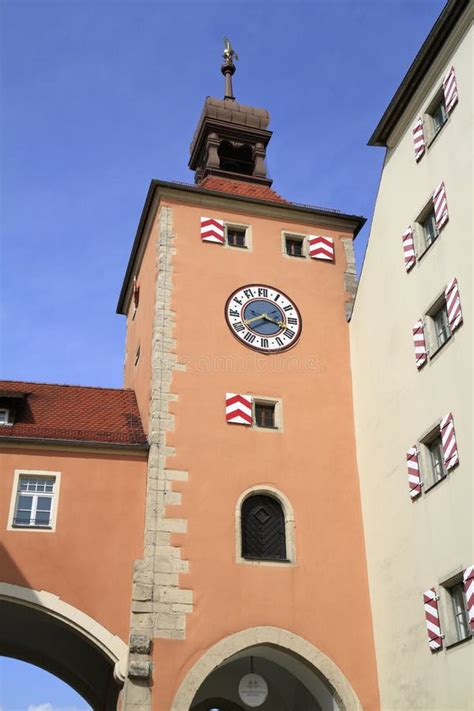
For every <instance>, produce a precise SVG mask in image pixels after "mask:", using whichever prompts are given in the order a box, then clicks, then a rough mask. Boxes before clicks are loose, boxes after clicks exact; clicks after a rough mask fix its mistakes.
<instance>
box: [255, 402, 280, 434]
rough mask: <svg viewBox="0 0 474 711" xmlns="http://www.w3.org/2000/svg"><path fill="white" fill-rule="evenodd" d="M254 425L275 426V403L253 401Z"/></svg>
mask: <svg viewBox="0 0 474 711" xmlns="http://www.w3.org/2000/svg"><path fill="white" fill-rule="evenodd" d="M255 425H256V426H257V427H269V428H275V427H276V424H275V403H274V402H272V403H269V402H266V403H262V402H260V403H259V402H256V403H255Z"/></svg>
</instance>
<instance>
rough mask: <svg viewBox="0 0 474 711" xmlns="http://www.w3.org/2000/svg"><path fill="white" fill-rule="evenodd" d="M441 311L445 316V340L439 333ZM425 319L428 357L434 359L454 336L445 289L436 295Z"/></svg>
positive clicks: (426, 312)
mask: <svg viewBox="0 0 474 711" xmlns="http://www.w3.org/2000/svg"><path fill="white" fill-rule="evenodd" d="M440 313H443V314H444V316H445V324H444V325H445V329H446V333H445V336H446V337H445V338H444V340H441V339H440V337H439V334H438V320H437V317H438V316H439V315H440ZM423 321H424V325H425V338H426V339H427V348H428V359H429V360H432V359H433V358H434V356H435V355H436V354H437V353H439V351H440V350H442V349H443V348H445V347H446V345H447V344H448V343H449V342H450V341H451V339H452V336H453V332H452V331H451V327H450V325H449V317H448V306H447V303H446V295H445V292H444V290H443V292H442V293H441V294H439V295H438V296H437V297H436V299H435V300H434V301H433V303H432V304H431V306H430V307H429V308H428V309H427V310H426V311H425V315H424V317H423Z"/></svg>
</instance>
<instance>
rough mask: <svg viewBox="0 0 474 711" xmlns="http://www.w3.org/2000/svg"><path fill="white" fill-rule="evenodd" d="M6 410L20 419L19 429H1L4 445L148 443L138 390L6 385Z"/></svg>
mask: <svg viewBox="0 0 474 711" xmlns="http://www.w3.org/2000/svg"><path fill="white" fill-rule="evenodd" d="M15 393H25V394H26V397H24V398H23V399H21V398H18V397H15ZM0 406H1V407H6V408H8V407H9V406H10V408H11V410H12V412H13V414H14V418H13V420H14V423H13V425H4V426H0V441H1V440H4V439H10V438H24V439H25V440H27V439H52V440H68V441H79V442H82V443H85V442H91V443H98V442H101V443H108V444H119V445H125V446H142V447H143V446H146V443H147V441H146V437H145V433H144V431H143V427H142V423H141V420H140V413H139V411H138V406H137V401H136V397H135V393H134V392H133V390H119V389H112V388H93V387H84V386H80V385H50V384H46V383H27V382H17V381H12V380H0Z"/></svg>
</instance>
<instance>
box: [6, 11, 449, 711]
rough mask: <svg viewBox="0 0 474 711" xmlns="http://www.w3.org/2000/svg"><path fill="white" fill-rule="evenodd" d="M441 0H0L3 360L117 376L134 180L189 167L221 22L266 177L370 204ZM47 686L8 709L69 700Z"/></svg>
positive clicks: (85, 378)
mask: <svg viewBox="0 0 474 711" xmlns="http://www.w3.org/2000/svg"><path fill="white" fill-rule="evenodd" d="M443 5H444V2H443V0H373V1H369V0H357V1H356V0H325V1H323V0H312V1H309V0H307V1H306V2H300V1H299V0H233V2H232V3H230V2H219V1H218V0H214V1H202V0H193V1H192V2H187V1H184V0H175V1H174V2H169V1H163V2H162V1H161V0H93V1H88V0H54V1H48V2H45V1H43V0H34V1H29V0H2V2H1V3H0V13H1V63H2V66H3V74H2V77H1V83H0V89H1V97H0V99H1V103H2V113H1V158H0V160H1V162H0V169H1V170H0V176H1V196H2V207H1V215H0V225H1V284H2V286H1V290H2V293H1V296H2V312H1V322H0V377H2V378H11V379H17V380H35V381H46V382H60V383H64V382H67V383H75V384H90V385H102V386H113V387H120V386H121V384H122V364H123V342H124V319H123V317H120V316H117V315H115V307H116V302H117V297H118V293H119V290H120V286H121V282H122V277H123V274H124V271H125V267H126V263H127V260H128V255H129V251H130V247H131V244H132V240H133V237H134V234H135V230H136V226H137V223H138V219H139V216H140V212H141V208H142V205H143V201H144V198H145V194H146V191H147V188H148V185H149V182H150V180H151V179H152V178H160V179H163V180H180V181H185V182H192V180H193V175H192V173H191V172H190V171H189V170H188V168H187V161H188V156H189V152H188V151H189V144H190V141H191V138H192V135H193V131H194V128H195V125H196V122H197V120H198V117H199V114H200V111H201V107H202V103H203V100H204V98H205V96H206V95H211V96H217V97H221V96H222V94H223V79H222V76H221V74H220V72H219V66H220V61H221V52H222V36H223V35H224V34H227V35H228V36H229V37H230V38H231V39H232V41H233V44H234V46H235V47H236V49H237V52H238V53H239V56H240V61H239V62H238V69H237V73H236V75H235V78H234V90H235V94H236V97H237V99H238V100H240V101H241V102H242V103H246V104H253V105H256V106H263V107H265V108H267V109H268V110H269V111H270V114H271V117H272V120H271V128H272V130H273V131H274V136H273V138H272V141H271V143H270V146H269V151H268V166H269V171H270V173H271V175H272V177H273V179H274V188H275V189H276V190H278V191H279V192H280V193H281V194H283V195H284V196H285V197H287V198H289V199H292V200H295V201H297V202H303V203H309V204H313V205H320V206H323V207H333V208H337V209H340V210H343V211H346V212H350V213H357V214H362V215H365V216H366V217H368V218H369V221H370V217H371V215H372V210H373V205H374V200H375V195H376V190H377V186H378V180H379V175H380V170H381V165H382V161H383V150H382V149H377V148H368V147H367V145H366V143H367V140H368V138H369V136H370V135H371V133H372V131H373V129H374V128H375V125H376V124H377V122H378V120H379V118H380V116H381V115H382V113H383V111H384V109H385V107H386V105H387V103H388V102H389V100H390V98H391V97H392V95H393V92H394V91H395V89H396V88H397V86H398V84H399V83H400V81H401V79H402V77H403V75H404V73H405V71H406V70H407V68H408V66H409V65H410V63H411V61H412V59H413V58H414V56H415V54H416V52H417V51H418V49H419V47H420V45H421V43H422V42H423V40H424V38H425V37H426V35H427V33H428V32H429V30H430V28H431V26H432V24H433V22H434V21H435V19H436V17H437V16H438V14H439V12H440V11H441V9H442V7H443ZM367 236H368V226H366V227H365V228H364V230H363V231H362V233H361V234H360V235H359V237H358V238H357V240H356V254H357V260H358V265H359V267H360V264H361V261H362V257H363V253H364V249H365V243H366V240H367ZM1 668H3V665H2V667H1ZM9 670H10V671H9V672H8V674H9V675H10V676H11V675H12V674H13V677H12V678H13V679H17V677H15V674H17V672H12V671H11V666H9ZM3 676H4V677H5V673H4V674H3ZM9 678H10V677H9ZM19 678H27V677H25V672H21V674H20V677H19ZM28 678H29V677H28ZM7 683H9V682H7ZM4 687H5V679H4ZM49 688H50V686H49V682H48V683H45V686H44V689H43V691H41V693H40V692H35V694H36V695H34V694H33V692H32V693H31V698H30V697H28V698H26V697H22V698H21V699H18V701H17V702H15V701H14V700H10V701H9V702H8V703H9V704H15V703H16V704H17V706H15V705H13V706H5V702H4V703H3V711H10V710H11V709H13V708H21V709H28V705H29V704H32V705H39V704H44V703H51V704H53V705H54V706H55V707H64V706H65V705H69V706H74V705H77V699H76V700H74V699H72V700H71V701H70V702H69V701H67V700H66V701H62V700H61V701H55V699H53V698H52V696H51V695H48V693H49ZM27 690H28V688H27ZM8 698H9V699H13V697H11V696H9V697H8ZM1 703H2V702H1V699H0V704H1ZM41 711H51V709H49V708H48V709H41Z"/></svg>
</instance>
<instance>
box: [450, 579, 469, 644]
mask: <svg viewBox="0 0 474 711" xmlns="http://www.w3.org/2000/svg"><path fill="white" fill-rule="evenodd" d="M448 593H449V595H450V597H451V604H452V614H453V619H454V625H455V628H456V635H457V638H458V639H466V637H468V636H469V634H470V633H469V618H468V614H467V605H466V596H465V595H464V586H463V584H462V582H459V583H456V585H453V586H452V587H451V588H448Z"/></svg>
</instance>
